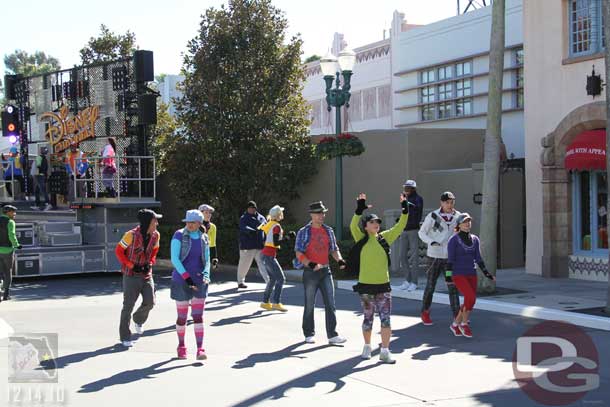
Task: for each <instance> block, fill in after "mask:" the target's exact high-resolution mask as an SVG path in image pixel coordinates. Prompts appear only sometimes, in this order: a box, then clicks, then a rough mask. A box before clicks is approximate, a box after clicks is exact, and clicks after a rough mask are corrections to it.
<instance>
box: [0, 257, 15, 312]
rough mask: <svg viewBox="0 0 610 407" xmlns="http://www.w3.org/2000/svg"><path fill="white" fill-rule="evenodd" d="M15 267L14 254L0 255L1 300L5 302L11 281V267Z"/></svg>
mask: <svg viewBox="0 0 610 407" xmlns="http://www.w3.org/2000/svg"><path fill="white" fill-rule="evenodd" d="M14 266H15V252H13V253H8V254H0V278H1V279H2V299H4V300H6V299H7V298H8V296H9V291H10V289H11V281H13V267H14Z"/></svg>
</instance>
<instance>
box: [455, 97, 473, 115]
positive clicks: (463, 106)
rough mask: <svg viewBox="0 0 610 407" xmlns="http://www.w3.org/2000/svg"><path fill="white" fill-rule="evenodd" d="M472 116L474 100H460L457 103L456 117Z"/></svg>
mask: <svg viewBox="0 0 610 407" xmlns="http://www.w3.org/2000/svg"><path fill="white" fill-rule="evenodd" d="M471 114H472V99H459V100H458V101H456V102H455V115H456V116H468V115H471Z"/></svg>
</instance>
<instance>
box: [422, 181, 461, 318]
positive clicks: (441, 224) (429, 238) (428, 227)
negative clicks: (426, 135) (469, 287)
mask: <svg viewBox="0 0 610 407" xmlns="http://www.w3.org/2000/svg"><path fill="white" fill-rule="evenodd" d="M454 205H455V195H453V194H452V193H451V192H449V191H447V192H443V194H442V195H441V206H440V208H439V209H437V210H435V211H432V212H430V213H429V214H428V215H427V216H426V219H424V223H423V224H422V225H421V228H420V229H419V238H420V239H421V240H422V241H423V242H424V243H426V244H427V245H428V251H427V254H428V257H429V258H430V261H431V265H430V268H429V269H428V273H427V274H428V278H427V282H426V288H425V290H424V296H423V298H422V311H421V320H422V322H423V324H424V325H432V319H431V318H430V306H431V305H432V296H433V295H434V290H435V288H436V281H437V280H438V278H439V276H441V275H442V276H444V275H445V269H446V267H447V242H449V238H451V236H453V234H454V229H455V226H456V221H457V217H458V215H459V214H460V212H458V211H456V210H455V209H454ZM447 289H448V291H449V303H450V305H451V311H452V312H453V315H452V320H453V318H454V317H455V316H456V315H457V313H458V312H459V310H460V298H459V296H458V292H457V289H456V288H455V285H453V284H447Z"/></svg>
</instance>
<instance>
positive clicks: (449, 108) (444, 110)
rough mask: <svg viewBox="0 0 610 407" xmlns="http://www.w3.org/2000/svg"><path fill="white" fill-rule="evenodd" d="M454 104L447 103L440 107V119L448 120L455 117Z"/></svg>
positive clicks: (440, 104) (441, 104)
mask: <svg viewBox="0 0 610 407" xmlns="http://www.w3.org/2000/svg"><path fill="white" fill-rule="evenodd" d="M452 113H453V103H450V102H445V103H439V105H438V118H439V119H446V118H448V117H451V116H453V114H452Z"/></svg>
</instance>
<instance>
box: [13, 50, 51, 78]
mask: <svg viewBox="0 0 610 407" xmlns="http://www.w3.org/2000/svg"><path fill="white" fill-rule="evenodd" d="M4 65H5V66H6V68H7V69H8V71H9V73H11V74H21V75H24V76H31V75H37V74H43V73H47V72H52V71H57V70H59V69H61V66H60V64H59V60H58V59H57V58H53V57H52V56H50V55H47V54H45V53H44V52H42V51H36V52H34V53H33V54H29V53H27V52H26V51H23V50H20V49H18V50H15V52H13V53H12V54H9V55H5V56H4Z"/></svg>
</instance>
